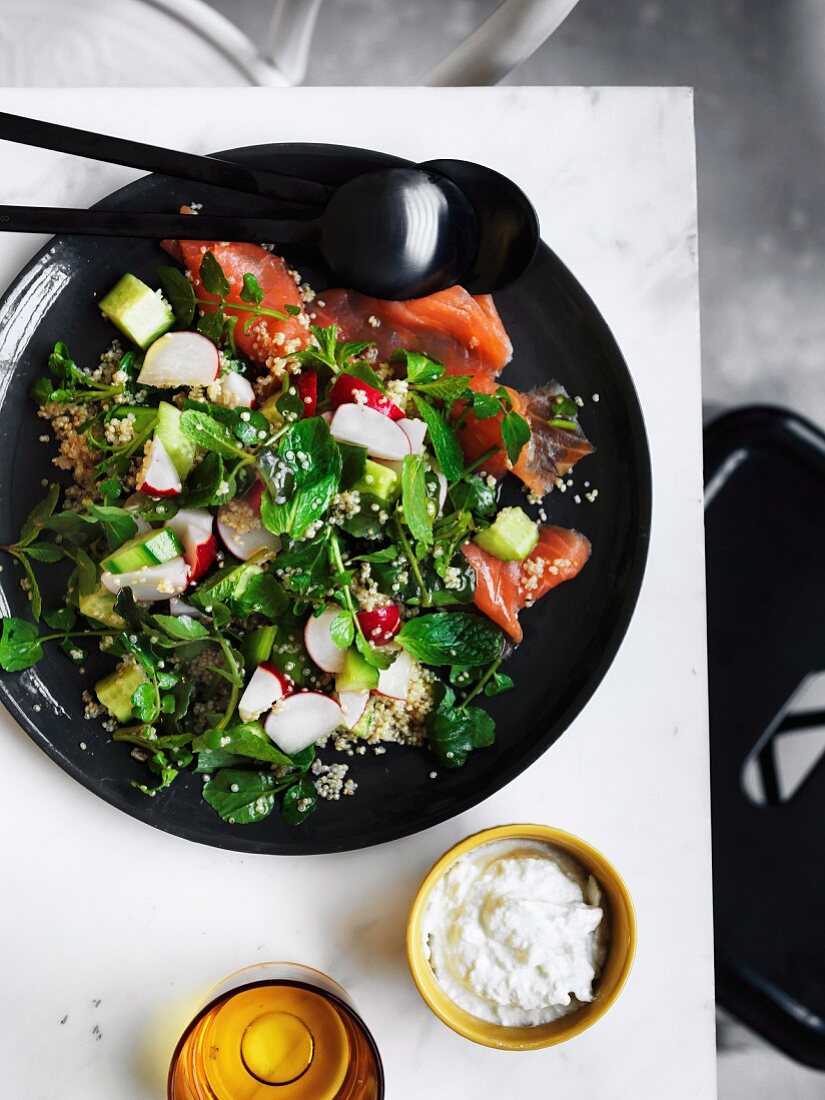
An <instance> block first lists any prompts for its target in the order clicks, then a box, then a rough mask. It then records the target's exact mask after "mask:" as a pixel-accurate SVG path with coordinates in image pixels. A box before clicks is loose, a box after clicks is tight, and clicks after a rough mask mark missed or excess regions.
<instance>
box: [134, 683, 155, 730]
mask: <svg viewBox="0 0 825 1100" xmlns="http://www.w3.org/2000/svg"><path fill="white" fill-rule="evenodd" d="M158 713H159V707H158V698H157V689H156V688H155V686H154V684H140V685H139V686H138V687H136V688H135V690H134V691H133V692H132V714H133V715H134V716H135V718H137V719H139V720H140V721H141V722H153V721H154V720H155V718H157V716H158Z"/></svg>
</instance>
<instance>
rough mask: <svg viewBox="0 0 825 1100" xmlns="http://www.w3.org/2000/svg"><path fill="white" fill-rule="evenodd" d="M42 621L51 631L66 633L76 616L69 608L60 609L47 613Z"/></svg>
mask: <svg viewBox="0 0 825 1100" xmlns="http://www.w3.org/2000/svg"><path fill="white" fill-rule="evenodd" d="M43 619H44V620H45V622H46V623H47V624H48V625H49V626H50V627H51V628H52V630H66V631H68V630H71V629H72V627H73V626H74V624H75V622H76V620H77V616H76V615H75V613H74V611H73V610H72V609H71V607H61V608H58V610H57V611H47V612H46V614H45V615H44V616H43Z"/></svg>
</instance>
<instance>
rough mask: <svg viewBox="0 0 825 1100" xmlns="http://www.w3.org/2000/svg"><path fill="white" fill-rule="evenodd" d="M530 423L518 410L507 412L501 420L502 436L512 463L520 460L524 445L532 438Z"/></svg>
mask: <svg viewBox="0 0 825 1100" xmlns="http://www.w3.org/2000/svg"><path fill="white" fill-rule="evenodd" d="M530 434H531V433H530V425H529V424H528V423H527V421H526V420H525V419H524V417H523V416H519V414H518V413H516V412H508V413H506V414H505V416H504V419H503V420H502V422H501V438H502V440H503V441H504V448H505V450H506V451H507V458H508V459H509V461H510V464H511V465H513V466H514V465H515V464H516V462H518V457H519V455H520V454H521V450H522V447H524V446H525V444H526V443H528V442H529V440H530Z"/></svg>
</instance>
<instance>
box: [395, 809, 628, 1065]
mask: <svg viewBox="0 0 825 1100" xmlns="http://www.w3.org/2000/svg"><path fill="white" fill-rule="evenodd" d="M634 949H635V916H634V913H633V906H632V903H631V901H630V896H629V894H628V892H627V888H626V887H625V885H624V883H623V882H622V880H621V878H620V877H619V875H618V873H617V872H616V871H615V869H614V868H613V867H612V866H611V865H610V864H609V863H608V861H607V860H606V859H605V858H604V856H602V855H601V854H600V853H598V852H597V851H596V850H595V849H593V848H591V847H590V846H589V845H588V844H586V843H585V842H584V841H582V840H579V839H578V838H577V837H574V836H571V835H570V834H569V833H563V832H561V831H560V830H557V829H551V828H550V827H548V826H543V825H508V826H501V827H499V828H496V829H488V830H486V831H485V832H482V833H479V834H477V835H475V836H472V837H468V838H467V839H466V840H464V841H462V842H461V843H460V844H458V845H456V847H455V848H453V849H451V851H449V852H447V853H446V854H445V855H444V856H443V857H442V858H441V859H440V860H439V861H438V863H437V864H436V865H435V867H433V869H432V871H431V872H430V874H429V875H428V876H427V878H426V879H425V881H424V883H423V885H422V887H421V889H420V891H419V894H418V897H417V898H416V901H415V904H414V905H413V909H412V912H411V914H410V922H409V927H408V934H407V953H408V957H409V960H410V968H411V970H412V974H413V978H414V980H415V982H416V984H417V986H418V989H419V992H420V993H421V995H422V997H423V998H424V1000H425V1001H426V1002H427V1004H428V1005H429V1007H430V1008H431V1009H432V1010H433V1011H434V1012H435V1013H436V1015H437V1016H439V1017H440V1018H441V1019H442V1020H443V1021H444V1022H445V1023H446V1024H447V1025H448V1026H449V1027H451V1028H453V1030H454V1031H457V1032H459V1034H462V1035H464V1036H465V1037H466V1038H469V1039H472V1040H473V1041H474V1042H478V1043H483V1044H485V1045H487V1046H493V1047H499V1048H502V1049H508V1050H529V1049H536V1048H538V1047H545V1046H550V1045H553V1044H554V1043H558V1042H562V1041H564V1040H565V1039H567V1038H571V1037H572V1036H573V1035H576V1034H578V1033H579V1032H581V1031H583V1030H585V1028H587V1027H589V1026H590V1025H591V1024H592V1023H594V1022H595V1021H596V1020H597V1019H598V1018H599V1017H600V1016H601V1015H603V1013H604V1012H606V1011H607V1008H609V1007H610V1005H611V1004H612V1003H613V1001H614V1000H615V999H616V997H617V996H618V994H619V992H620V990H621V988H622V986H623V984H624V981H625V979H626V977H627V974H628V973H629V971H630V967H631V964H632V960H633V954H634Z"/></svg>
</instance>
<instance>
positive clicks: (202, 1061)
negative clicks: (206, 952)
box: [169, 981, 384, 1100]
mask: <svg viewBox="0 0 825 1100" xmlns="http://www.w3.org/2000/svg"><path fill="white" fill-rule="evenodd" d="M383 1095H384V1092H383V1075H382V1070H381V1062H380V1058H379V1056H378V1052H377V1050H376V1048H375V1044H374V1042H373V1040H372V1037H371V1036H370V1035H369V1033H368V1032H367V1030H366V1028H365V1027H364V1026H363V1024H361V1022H360V1020H359V1019H358V1017H357V1016H356V1015H355V1014H354V1013H353V1012H352V1011H350V1009H348V1008H347V1007H346V1005H345V1004H344V1003H343V1002H342V1001H339V1000H338V998H337V997H334V996H333V995H331V994H329V993H327V992H325V991H321V990H319V989H317V988H315V987H313V986H311V985H308V984H305V983H303V982H292V981H269V982H256V983H253V984H250V985H246V986H242V987H240V988H238V989H234V990H232V991H230V992H228V993H226V994H224V995H223V996H221V997H218V998H217V999H216V1000H215V1001H213V1002H212V1003H211V1004H210V1005H207V1007H206V1008H205V1009H204V1010H203V1011H202V1012H201V1013H200V1014H199V1015H198V1016H197V1017H196V1018H195V1020H194V1021H193V1022H192V1023H191V1024H190V1026H189V1028H188V1029H187V1031H186V1032H185V1033H184V1035H183V1038H182V1039H181V1041H180V1043H179V1044H178V1047H177V1050H176V1051H175V1054H174V1057H173V1059H172V1066H171V1068H170V1071H169V1098H170V1100H276V1098H277V1100H380V1098H381V1097H382V1096H383Z"/></svg>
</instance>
